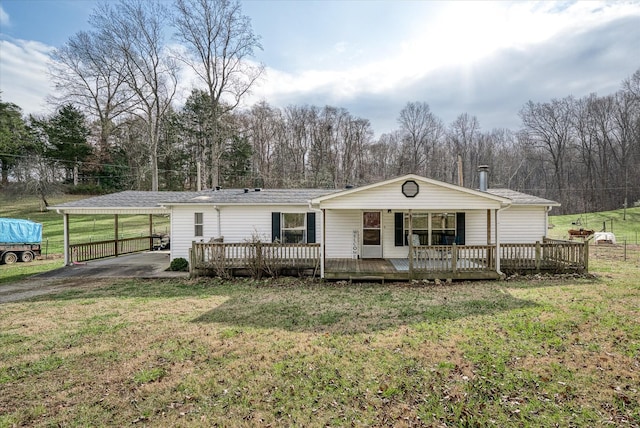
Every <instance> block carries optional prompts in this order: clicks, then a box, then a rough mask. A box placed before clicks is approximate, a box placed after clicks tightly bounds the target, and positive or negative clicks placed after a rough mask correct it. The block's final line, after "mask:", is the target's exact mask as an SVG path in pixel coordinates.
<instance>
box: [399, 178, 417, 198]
mask: <svg viewBox="0 0 640 428" xmlns="http://www.w3.org/2000/svg"><path fill="white" fill-rule="evenodd" d="M418 192H420V187H419V186H418V183H416V182H415V181H414V180H407V181H405V182H404V183H403V184H402V194H403V195H405V196H406V197H407V198H415V197H416V195H417V194H418Z"/></svg>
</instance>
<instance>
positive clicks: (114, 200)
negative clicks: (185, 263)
mask: <svg viewBox="0 0 640 428" xmlns="http://www.w3.org/2000/svg"><path fill="white" fill-rule="evenodd" d="M337 191H339V190H328V189H261V190H260V191H256V190H255V189H249V190H248V191H247V192H246V193H245V191H244V189H223V190H216V191H212V190H203V191H200V192H147V191H134V190H128V191H125V192H118V193H111V194H108V195H102V196H95V197H93V198H87V199H81V200H78V201H73V202H67V203H64V204H60V205H56V206H54V207H50V209H56V208H155V207H158V206H160V205H174V204H194V203H196V204H219V205H226V204H234V205H236V204H247V205H260V204H276V205H283V204H284V205H305V204H307V203H308V202H309V200H311V199H313V198H317V197H318V196H323V195H327V194H329V193H334V192H337Z"/></svg>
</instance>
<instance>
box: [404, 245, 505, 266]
mask: <svg viewBox="0 0 640 428" xmlns="http://www.w3.org/2000/svg"><path fill="white" fill-rule="evenodd" d="M495 252H496V247H495V245H455V244H454V245H430V246H426V245H425V246H416V247H414V248H413V255H414V257H413V263H412V264H411V266H410V269H411V270H413V271H414V272H419V273H420V272H453V273H457V272H482V271H493V270H495V268H496V265H495Z"/></svg>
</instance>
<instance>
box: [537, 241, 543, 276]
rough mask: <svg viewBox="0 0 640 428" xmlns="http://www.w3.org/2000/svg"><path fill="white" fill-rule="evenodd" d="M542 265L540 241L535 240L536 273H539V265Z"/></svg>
mask: <svg viewBox="0 0 640 428" xmlns="http://www.w3.org/2000/svg"><path fill="white" fill-rule="evenodd" d="M541 265H542V248H541V246H540V241H536V273H540V266H541Z"/></svg>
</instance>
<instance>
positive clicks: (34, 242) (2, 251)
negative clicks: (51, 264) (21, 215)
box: [0, 218, 42, 264]
mask: <svg viewBox="0 0 640 428" xmlns="http://www.w3.org/2000/svg"><path fill="white" fill-rule="evenodd" d="M41 242H42V225H41V224H40V223H35V222H33V221H29V220H22V219H17V218H0V262H2V263H6V264H12V263H15V262H17V261H22V262H30V261H32V260H33V259H34V258H36V257H37V256H39V255H40V252H41V248H42V247H41Z"/></svg>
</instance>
